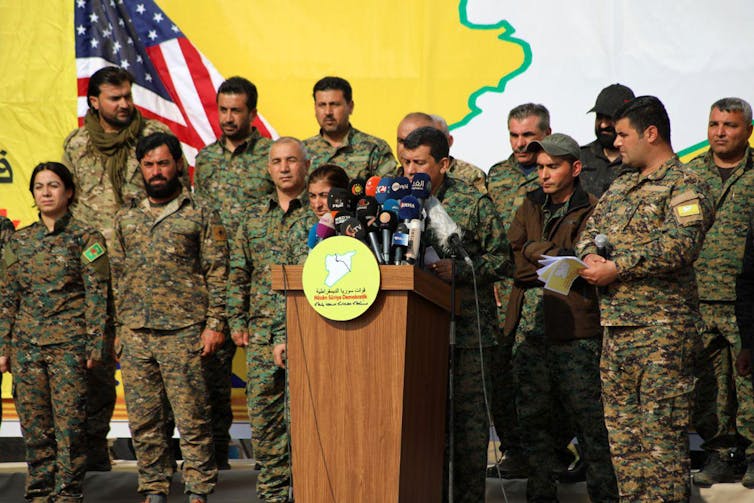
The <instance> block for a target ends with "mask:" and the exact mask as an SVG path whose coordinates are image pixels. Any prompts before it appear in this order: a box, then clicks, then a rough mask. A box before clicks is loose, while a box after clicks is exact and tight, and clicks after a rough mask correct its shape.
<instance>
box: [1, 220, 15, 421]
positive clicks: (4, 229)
mask: <svg viewBox="0 0 754 503" xmlns="http://www.w3.org/2000/svg"><path fill="white" fill-rule="evenodd" d="M15 230H16V228H15V227H13V222H11V221H10V220H8V219H7V218H6V217H3V216H0V258H2V256H3V247H5V243H7V242H8V240H9V239H10V237H11V235H12V234H13V232H14V231H15ZM0 267H2V260H0ZM0 295H3V294H2V292H0ZM0 344H2V342H0ZM2 385H3V373H2V372H0V387H2ZM2 420H3V401H2V400H1V399H0V423H2Z"/></svg>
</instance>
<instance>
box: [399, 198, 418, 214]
mask: <svg viewBox="0 0 754 503" xmlns="http://www.w3.org/2000/svg"><path fill="white" fill-rule="evenodd" d="M419 206H420V205H419V200H418V199H416V198H415V197H414V196H406V197H404V198H403V199H401V201H400V206H399V210H398V218H399V219H401V220H413V219H415V218H419V215H420V214H421V210H420V209H419Z"/></svg>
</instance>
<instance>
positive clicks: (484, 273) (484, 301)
mask: <svg viewBox="0 0 754 503" xmlns="http://www.w3.org/2000/svg"><path fill="white" fill-rule="evenodd" d="M436 195H437V198H438V199H439V200H440V202H441V203H442V205H443V206H444V207H445V210H446V211H447V212H448V215H450V218H452V219H453V221H454V222H455V223H457V224H458V226H459V227H460V228H461V231H462V237H461V241H462V243H463V247H464V249H465V250H466V252H467V253H468V254H469V257H471V260H472V261H473V263H474V271H475V274H476V283H477V289H478V291H479V310H480V313H479V314H480V317H481V322H482V334H481V336H482V344H483V345H484V346H493V345H494V344H495V340H496V339H497V331H496V330H497V328H496V327H497V323H496V321H495V320H496V318H497V315H496V314H495V301H494V296H493V293H492V284H493V283H494V282H495V281H497V280H499V279H500V278H502V277H504V276H509V275H511V273H512V269H513V266H512V262H511V258H510V250H509V246H508V239H507V238H506V236H505V229H504V227H503V224H502V222H501V221H500V219H499V218H498V216H497V212H496V211H495V206H494V205H493V204H492V201H490V198H489V197H487V196H486V195H485V194H481V193H480V192H479V191H478V190H477V189H476V188H475V187H473V186H471V185H469V184H467V183H466V182H464V181H462V180H458V179H456V178H453V177H449V176H446V177H445V181H444V182H443V185H442V186H441V187H440V189H439V190H438V191H437V193H436ZM427 243H428V244H431V245H432V246H433V248H434V249H435V250H436V251H437V253H438V255H440V258H450V254H449V253H448V252H447V251H445V250H442V249H441V247H440V246H439V245H438V244H437V239H436V238H435V237H434V235H433V233H432V231H431V229H430V230H429V231H428V232H427ZM456 267H457V270H456V282H457V286H458V292H459V295H460V296H461V316H460V317H459V320H458V333H457V346H458V347H461V348H473V347H476V346H478V344H479V342H478V339H477V329H476V326H477V325H476V303H475V300H474V283H473V276H472V273H471V268H470V267H469V266H468V265H467V264H466V263H464V262H463V261H462V260H458V261H457V263H456Z"/></svg>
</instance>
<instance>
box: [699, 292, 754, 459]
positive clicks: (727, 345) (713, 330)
mask: <svg viewBox="0 0 754 503" xmlns="http://www.w3.org/2000/svg"><path fill="white" fill-rule="evenodd" d="M699 307H700V311H701V314H702V320H703V322H704V331H703V332H702V343H703V345H704V347H703V350H702V351H701V352H700V354H699V356H698V357H697V361H696V366H695V374H696V375H695V377H696V378H697V382H696V387H695V389H694V410H693V424H694V428H695V429H696V431H697V433H699V435H700V436H701V437H702V439H703V440H704V444H702V447H703V448H704V449H705V450H707V451H718V452H720V453H721V454H722V453H724V452H725V451H728V450H729V449H732V448H735V447H741V448H742V449H745V450H746V455H747V456H749V457H750V456H754V390H753V389H752V382H751V380H750V379H749V378H748V377H742V376H740V375H738V373H737V372H736V370H735V368H734V363H735V359H736V357H737V356H738V352H739V351H740V350H741V338H740V337H739V334H738V326H737V325H736V316H735V312H734V304H733V303H732V302H725V303H722V302H720V303H707V302H703V303H701V305H700V306H699Z"/></svg>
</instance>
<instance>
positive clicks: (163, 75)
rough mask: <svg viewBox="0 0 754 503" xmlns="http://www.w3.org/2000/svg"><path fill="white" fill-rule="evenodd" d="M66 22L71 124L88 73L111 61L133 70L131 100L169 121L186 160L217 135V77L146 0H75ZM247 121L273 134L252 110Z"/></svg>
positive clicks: (82, 110)
mask: <svg viewBox="0 0 754 503" xmlns="http://www.w3.org/2000/svg"><path fill="white" fill-rule="evenodd" d="M74 30H75V37H76V74H77V80H78V107H77V108H78V118H79V125H81V124H83V121H84V116H85V115H86V112H87V110H88V103H87V97H86V91H87V86H88V84H89V77H90V76H91V75H92V74H93V73H94V72H96V71H97V70H99V69H100V68H103V67H105V66H112V65H115V66H120V67H122V68H124V69H126V70H128V71H129V72H130V73H131V74H132V75H133V76H134V79H135V82H134V84H133V86H132V92H133V98H134V103H135V105H136V107H137V108H138V109H139V110H140V111H141V113H142V115H144V117H146V118H150V119H156V120H159V121H161V122H163V123H165V124H166V125H167V126H168V127H170V129H171V130H172V131H173V133H174V134H175V135H176V136H177V137H178V139H179V140H180V141H181V145H182V147H183V152H184V154H185V156H186V159H187V160H188V162H189V164H190V165H191V166H193V165H194V159H195V158H196V154H197V153H198V152H199V150H201V149H202V148H203V147H204V146H205V145H207V144H209V143H212V142H214V141H215V140H216V139H217V138H219V137H220V135H221V131H220V128H219V126H218V123H217V103H216V101H215V95H216V90H217V88H218V87H219V86H220V84H221V83H222V82H223V80H224V79H223V77H222V76H221V75H220V73H219V72H218V71H217V70H216V69H215V67H214V66H213V65H212V63H211V62H210V61H209V60H207V58H205V57H204V56H203V55H202V54H201V53H200V52H199V51H198V50H197V49H196V47H194V45H193V44H192V43H191V41H190V40H189V39H188V38H186V36H185V35H184V34H183V33H182V32H181V30H180V29H179V28H178V26H176V25H175V23H173V22H172V21H171V20H170V18H168V17H167V16H166V15H165V13H164V12H163V11H162V9H160V7H158V6H157V4H156V3H155V2H154V1H152V0H128V1H124V0H76V2H75V14H74ZM253 125H254V126H255V127H256V128H257V129H258V130H259V132H260V133H261V134H262V136H266V137H268V138H271V137H273V136H277V134H276V132H275V130H274V129H273V128H272V126H270V124H268V123H267V122H266V121H265V120H264V118H262V117H261V116H260V115H257V117H256V118H255V119H254V122H253Z"/></svg>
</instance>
